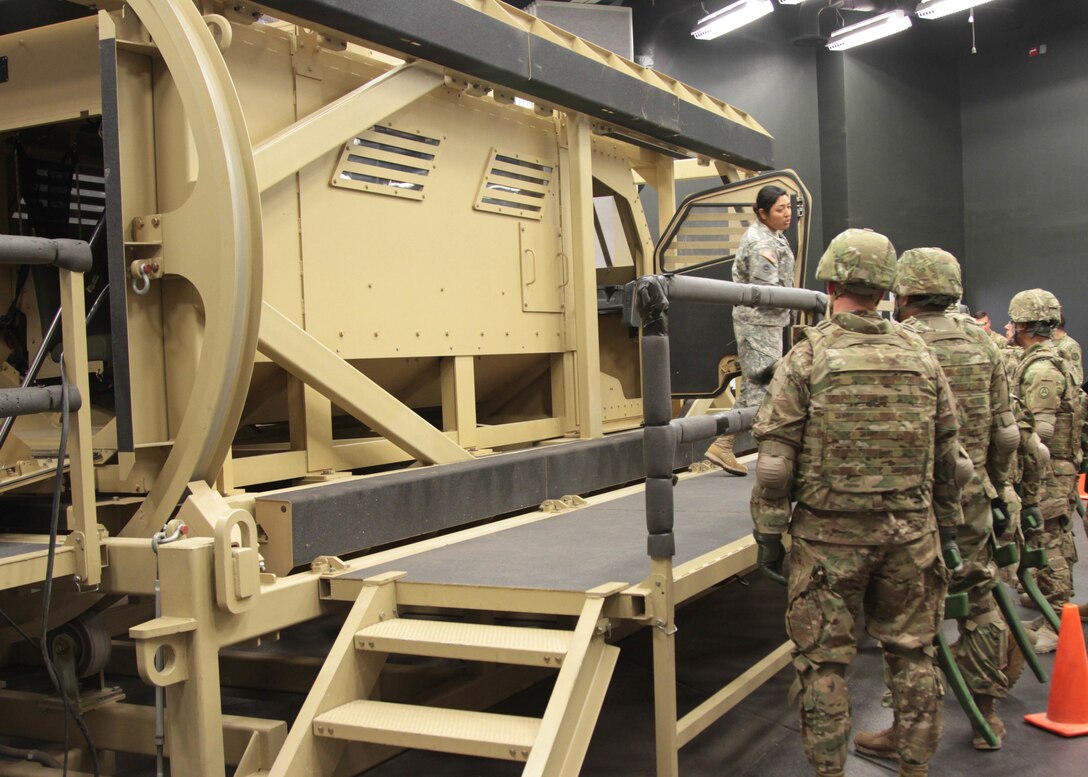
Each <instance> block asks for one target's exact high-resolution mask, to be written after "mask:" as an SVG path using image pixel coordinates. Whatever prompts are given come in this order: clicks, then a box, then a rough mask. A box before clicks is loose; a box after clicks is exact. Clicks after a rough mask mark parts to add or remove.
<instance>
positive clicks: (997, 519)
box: [990, 498, 1009, 537]
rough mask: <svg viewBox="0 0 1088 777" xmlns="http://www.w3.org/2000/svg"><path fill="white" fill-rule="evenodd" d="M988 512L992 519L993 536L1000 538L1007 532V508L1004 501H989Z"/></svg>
mask: <svg viewBox="0 0 1088 777" xmlns="http://www.w3.org/2000/svg"><path fill="white" fill-rule="evenodd" d="M990 511H991V513H992V514H993V517H994V536H995V537H1001V536H1002V535H1004V534H1005V532H1007V531H1008V530H1009V506H1008V505H1007V504H1005V500H1004V499H1000V498H994V499H991V500H990Z"/></svg>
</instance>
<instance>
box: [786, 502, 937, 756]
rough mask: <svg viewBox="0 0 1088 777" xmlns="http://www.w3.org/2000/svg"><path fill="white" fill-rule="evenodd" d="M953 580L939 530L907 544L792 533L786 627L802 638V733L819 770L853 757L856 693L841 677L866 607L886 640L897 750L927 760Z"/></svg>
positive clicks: (873, 631) (869, 621)
mask: <svg viewBox="0 0 1088 777" xmlns="http://www.w3.org/2000/svg"><path fill="white" fill-rule="evenodd" d="M874 518H875V517H874ZM947 580H948V571H947V569H946V568H945V566H944V563H943V561H941V558H940V546H939V542H938V540H937V535H936V532H930V533H929V534H926V535H924V536H922V537H919V538H917V539H915V540H912V541H910V542H907V543H904V544H901V545H900V544H895V545H866V546H860V545H839V544H834V543H822V542H811V541H808V540H805V539H800V538H795V539H794V542H793V546H792V547H791V549H790V579H789V589H788V590H789V605H788V608H787V612H786V630H787V632H788V633H789V636H790V638H791V639H792V640H793V642H794V645H795V648H794V659H793V664H794V668H795V669H796V670H797V675H798V680H799V683H800V701H801V739H802V743H803V744H804V748H805V755H806V756H807V757H808V759H809V762H810V763H811V764H812V765H813V766H814V767H815V768H816V770H817V772H834V771H835V770H837V769H842V768H843V765H844V763H845V761H846V746H847V742H848V740H849V736H850V700H849V695H848V690H847V687H846V682H845V680H844V676H845V671H846V666H847V665H849V663H850V662H851V661H852V660H853V658H854V656H855V655H856V653H857V644H856V642H855V639H854V624H855V620H856V619H857V617H858V616H859V615H860V614H861V613H862V612H864V614H865V629H866V631H867V632H868V633H869V634H870V635H871V636H872V637H873V638H874V639H876V640H878V641H879V642H880V644H881V646H882V647H883V649H884V662H885V677H886V679H887V680H888V684H889V687H890V688H891V689H892V699H893V705H894V708H895V713H896V721H897V726H898V730H899V734H898V742H897V745H898V751H899V756H900V759H901V760H903V761H905V762H907V763H914V764H924V763H928V761H929V760H930V758H931V757H932V755H933V753H934V751H935V750H936V748H937V743H938V741H939V739H940V735H941V721H942V699H941V697H942V690H941V682H940V679H939V677H938V670H937V667H936V665H935V664H934V649H933V647H932V645H933V640H934V638H935V637H936V634H937V630H938V629H939V628H940V623H941V619H942V616H943V611H944V595H945V592H946V586H947Z"/></svg>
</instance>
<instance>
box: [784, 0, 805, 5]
mask: <svg viewBox="0 0 1088 777" xmlns="http://www.w3.org/2000/svg"><path fill="white" fill-rule="evenodd" d="M803 2H805V0H778V4H779V5H801V3H803Z"/></svg>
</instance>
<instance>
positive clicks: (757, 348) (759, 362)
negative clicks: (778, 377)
mask: <svg viewBox="0 0 1088 777" xmlns="http://www.w3.org/2000/svg"><path fill="white" fill-rule="evenodd" d="M733 331H734V333H735V334H736V336H737V357H738V358H739V359H740V368H741V377H742V378H743V379H742V380H741V384H740V394H739V396H738V397H737V402H736V404H735V405H734V407H737V408H741V407H759V405H760V403H762V402H763V397H764V396H766V395H767V385H766V384H765V383H760V382H759V381H758V380H755V379H754V376H756V375H759V374H760V373H762V372H764V371H765V370H766V369H767V368H768V367H770V366H771V365H773V364H774V363H775V362H776V361H778V360H779V359H781V358H782V327H780V326H762V325H760V324H745V323H742V322H739V321H738V322H736V323H734V324H733Z"/></svg>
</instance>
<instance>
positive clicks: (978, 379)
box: [902, 312, 1014, 500]
mask: <svg viewBox="0 0 1088 777" xmlns="http://www.w3.org/2000/svg"><path fill="white" fill-rule="evenodd" d="M902 326H903V328H904V329H907V330H909V331H911V332H915V333H916V334H918V335H919V336H921V338H922V339H923V340H925V342H926V344H927V345H928V346H929V347H930V350H932V351H933V354H934V356H936V357H937V361H938V362H940V365H941V369H942V370H943V371H944V374H945V376H946V377H947V378H948V384H949V386H950V387H951V388H952V393H953V395H955V397H956V406H957V408H958V411H959V422H960V432H959V436H960V443H961V444H962V445H963V447H964V448H965V449H966V450H967V454H968V455H969V456H970V457H971V462H972V463H973V464H974V467H975V476H974V477H973V478H972V481H971V483H970V484H969V485H968V486H967V488H966V489H964V494H963V498H964V499H965V500H967V499H969V498H971V497H973V496H974V495H975V494H976V493H978V492H979V491H983V492H985V493H986V494H987V495H988V496H989V497H991V498H992V497H996V496H997V495H998V493H999V492H1000V491H1001V490H1002V489H1004V487H1005V486H1006V485H1007V484H1009V483H1010V478H1009V469H1010V466H1011V463H1012V456H1011V455H1010V454H1006V455H998V453H997V451H996V450H995V448H994V446H993V445H992V444H991V441H992V439H993V434H994V432H995V431H996V430H997V429H998V428H999V425H1000V424H1012V423H1014V418H1013V413H1012V404H1011V400H1010V398H1009V380H1008V376H1007V374H1006V372H1005V366H1004V362H1003V361H1002V358H1001V352H1000V351H999V350H998V349H997V348H996V347H995V346H994V345H993V343H992V342H991V341H990V339H989V338H988V337H987V336H986V331H985V330H984V329H983V328H982V327H980V326H979V325H978V323H977V322H975V320H974V319H972V318H970V317H967V316H962V315H960V314H958V313H954V314H948V313H941V312H921V313H918V314H916V315H914V316H911V317H910V318H908V319H907V320H906V321H904V322H903V323H902Z"/></svg>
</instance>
